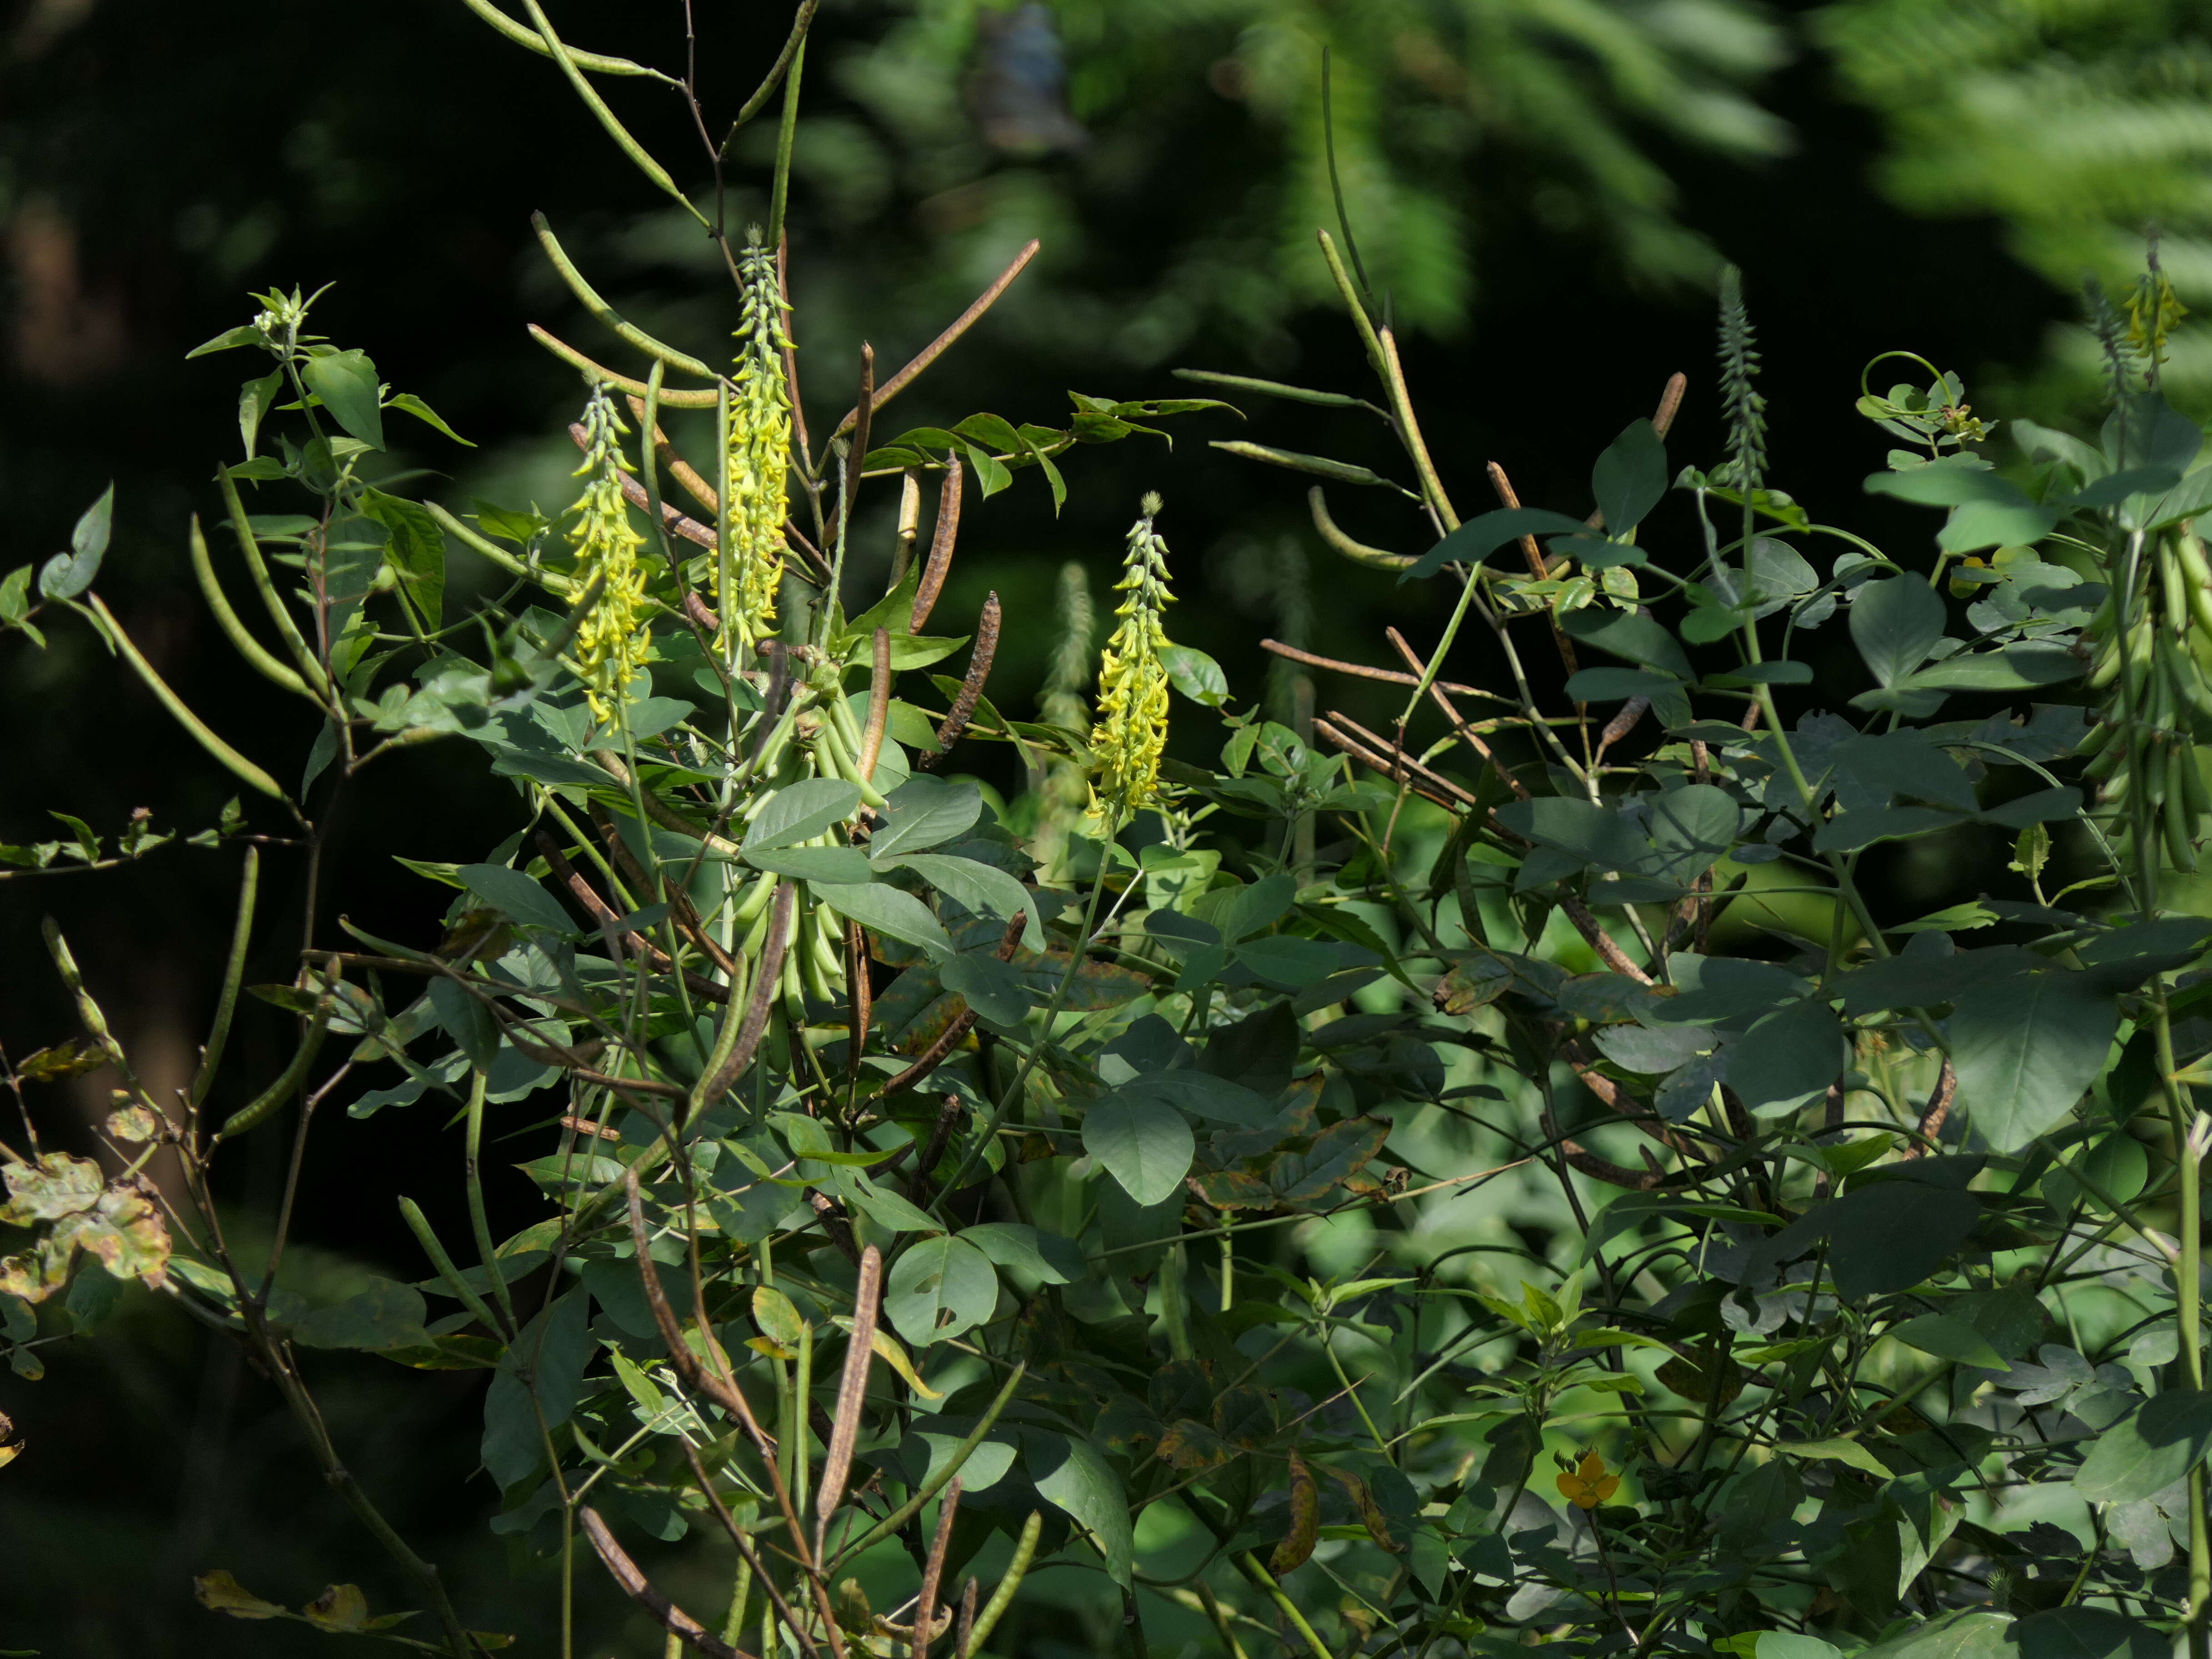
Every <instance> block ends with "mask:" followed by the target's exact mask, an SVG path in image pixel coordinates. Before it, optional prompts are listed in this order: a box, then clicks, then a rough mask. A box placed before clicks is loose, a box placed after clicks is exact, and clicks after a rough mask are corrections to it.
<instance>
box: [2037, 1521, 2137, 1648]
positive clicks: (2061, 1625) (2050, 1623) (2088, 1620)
mask: <svg viewBox="0 0 2212 1659" xmlns="http://www.w3.org/2000/svg"><path fill="white" fill-rule="evenodd" d="M2161 1524H2163V1523H2162V1522H2161ZM2012 1639H2013V1641H2014V1642H2015V1644H2017V1645H2018V1648H2019V1650H2020V1659H2167V1656H2169V1655H2170V1654H2171V1653H2172V1651H2173V1643H2172V1638H2169V1637H2166V1636H2164V1635H2161V1634H2160V1632H2157V1631H2155V1630H2154V1629H2152V1628H2151V1626H2148V1625H2146V1624H2143V1623H2142V1622H2140V1621H2139V1620H2134V1619H2130V1618H2128V1617H2126V1616H2125V1615H2124V1614H2123V1613H2115V1612H2113V1611H2112V1609H2111V1608H2110V1607H2053V1608H2051V1610H2050V1611H2049V1612H2047V1613H2030V1614H2029V1615H2028V1616H2027V1618H2025V1619H2023V1620H2021V1621H2020V1622H2019V1623H2018V1624H2016V1625H2015V1626H2013V1627H2012Z"/></svg>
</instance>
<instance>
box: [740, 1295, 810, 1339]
mask: <svg viewBox="0 0 2212 1659" xmlns="http://www.w3.org/2000/svg"><path fill="white" fill-rule="evenodd" d="M753 1322H754V1323H755V1324H757V1325H758V1326H759V1327H760V1328H761V1334H762V1335H763V1336H765V1337H767V1338H768V1340H769V1341H771V1342H773V1343H775V1345H776V1346H778V1347H780V1348H794V1349H795V1348H797V1347H798V1346H799V1337H800V1336H801V1334H804V1333H805V1329H806V1322H805V1320H803V1319H801V1318H800V1317H799V1310H798V1309H797V1308H795V1307H793V1305H792V1302H791V1298H790V1297H787V1296H786V1295H785V1294H784V1293H783V1292H782V1291H779V1290H777V1289H776V1288H775V1286H774V1285H760V1286H759V1287H757V1289H756V1290H755V1291H753Z"/></svg>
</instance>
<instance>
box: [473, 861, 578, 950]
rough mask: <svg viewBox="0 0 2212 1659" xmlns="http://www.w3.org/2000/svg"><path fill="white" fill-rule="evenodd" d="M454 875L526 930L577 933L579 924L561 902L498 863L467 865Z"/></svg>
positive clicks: (522, 876)
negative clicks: (530, 928)
mask: <svg viewBox="0 0 2212 1659" xmlns="http://www.w3.org/2000/svg"><path fill="white" fill-rule="evenodd" d="M453 873H454V874H455V875H456V876H458V877H459V878H460V881H461V884H462V885H463V886H465V887H466V888H467V889H468V890H469V891H471V893H474V894H475V895H476V896H477V897H478V898H480V899H482V900H483V902H485V903H486V904H489V905H490V906H491V907H492V908H494V909H495V910H501V911H503V912H505V913H506V914H507V915H509V916H512V917H513V919H514V920H515V921H519V922H521V923H523V924H525V925H526V926H527V927H544V928H548V929H550V930H551V931H552V932H554V933H574V932H575V931H576V924H575V923H574V921H570V920H569V917H568V912H567V911H566V910H563V909H562V908H561V906H560V903H559V902H558V901H557V900H556V899H555V898H554V896H552V895H551V894H550V893H549V892H547V891H546V890H544V888H543V887H540V886H539V885H538V884H537V883H536V882H534V881H532V880H531V878H529V877H527V876H526V875H524V874H523V873H522V872H520V870H510V869H508V868H507V867H506V866H504V865H498V864H465V865H463V866H461V867H460V868H459V869H458V870H456V871H455V872H453Z"/></svg>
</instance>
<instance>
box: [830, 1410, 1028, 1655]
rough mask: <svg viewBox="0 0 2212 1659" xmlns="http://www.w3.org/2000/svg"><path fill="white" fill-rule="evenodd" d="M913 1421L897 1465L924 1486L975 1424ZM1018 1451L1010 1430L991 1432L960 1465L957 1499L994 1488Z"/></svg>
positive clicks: (939, 1419) (955, 1452) (960, 1420)
mask: <svg viewBox="0 0 2212 1659" xmlns="http://www.w3.org/2000/svg"><path fill="white" fill-rule="evenodd" d="M915 1421H916V1423H917V1424H918V1425H920V1426H918V1427H916V1428H915V1429H914V1430H913V1431H911V1432H910V1433H909V1434H908V1436H907V1437H906V1438H905V1439H903V1440H902V1441H900V1442H899V1462H900V1463H901V1464H902V1465H903V1466H904V1468H905V1469H906V1472H907V1474H908V1475H910V1476H911V1477H912V1478H913V1479H914V1480H915V1482H916V1483H917V1484H927V1482H928V1481H929V1480H932V1479H933V1477H935V1475H936V1474H938V1472H939V1470H941V1469H943V1468H945V1465H946V1464H948V1463H950V1462H951V1461H952V1460H953V1459H954V1458H955V1457H957V1456H958V1455H959V1454H960V1448H961V1447H962V1446H963V1444H965V1443H966V1442H967V1439H968V1436H969V1434H970V1433H971V1432H973V1431H974V1429H975V1423H974V1421H973V1420H972V1419H968V1418H964V1417H963V1418H957V1419H945V1418H943V1417H918V1418H917V1419H915ZM1020 1450H1021V1443H1020V1442H1019V1441H1018V1440H1017V1439H1016V1438H1015V1431H1013V1430H1012V1429H1006V1428H1000V1429H994V1430H992V1431H991V1432H990V1433H989V1434H987V1435H986V1436H984V1437H983V1438H982V1440H981V1442H980V1443H977V1445H976V1447H975V1450H973V1451H971V1452H969V1454H968V1460H967V1462H963V1464H961V1466H960V1492H961V1496H962V1497H963V1498H965V1497H970V1496H973V1495H974V1494H975V1493H977V1492H988V1491H989V1490H990V1489H991V1488H992V1487H994V1486H997V1485H998V1484H999V1482H1000V1480H1002V1479H1004V1478H1005V1476H1006V1471H1007V1470H1008V1469H1010V1468H1013V1466H1014V1459H1015V1458H1016V1456H1017V1455H1018V1454H1019V1452H1020ZM848 1651H849V1650H848Z"/></svg>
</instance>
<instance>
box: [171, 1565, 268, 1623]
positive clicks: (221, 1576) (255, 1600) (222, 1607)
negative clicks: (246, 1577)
mask: <svg viewBox="0 0 2212 1659" xmlns="http://www.w3.org/2000/svg"><path fill="white" fill-rule="evenodd" d="M192 1594H193V1595H196V1596H197V1597H198V1598H199V1604H200V1605H201V1606H202V1607H205V1608H207V1609H208V1610H209V1611H210V1612H211V1613H228V1614H229V1615H230V1616H231V1617H232V1618H234V1619H281V1618H283V1616H284V1612H285V1609H283V1607H278V1606H277V1605H276V1602H274V1601H263V1600H262V1599H261V1598H260V1597H259V1596H258V1595H255V1594H254V1593H253V1592H252V1590H250V1589H246V1586H245V1585H243V1584H241V1583H239V1582H238V1580H236V1579H235V1578H234V1577H231V1576H230V1575H229V1574H228V1572H226V1571H223V1570H222V1568H221V1567H217V1568H216V1570H215V1571H213V1572H204V1573H202V1574H200V1576H199V1577H197V1578H195V1579H193V1580H192Z"/></svg>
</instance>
